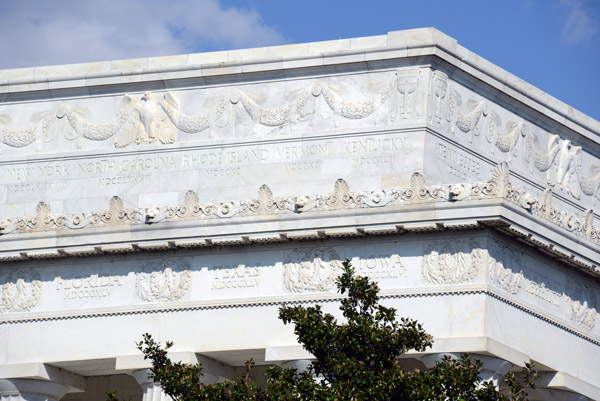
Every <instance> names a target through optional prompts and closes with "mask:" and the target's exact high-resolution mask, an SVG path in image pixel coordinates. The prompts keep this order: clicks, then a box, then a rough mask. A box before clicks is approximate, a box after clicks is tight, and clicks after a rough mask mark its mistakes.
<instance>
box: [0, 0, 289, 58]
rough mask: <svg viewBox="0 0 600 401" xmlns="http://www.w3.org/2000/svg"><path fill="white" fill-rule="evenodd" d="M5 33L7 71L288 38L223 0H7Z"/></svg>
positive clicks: (0, 10)
mask: <svg viewBox="0 0 600 401" xmlns="http://www.w3.org/2000/svg"><path fill="white" fill-rule="evenodd" d="M0 35H1V36H0V38H1V39H0V54H1V55H2V57H0V69H3V68H14V67H32V66H40V65H53V64H71V63H79V62H88V61H100V60H115V59H127V58H135V57H149V56H162V55H172V54H182V53H191V52H197V51H206V50H213V49H232V48H240V47H255V46H267V45H272V44H280V43H283V42H284V39H283V37H282V35H281V34H280V33H279V32H277V31H276V30H274V29H272V28H270V27H268V26H266V25H265V24H264V22H263V21H262V19H261V17H260V15H259V14H258V13H257V12H256V11H253V10H243V9H239V8H233V7H232V8H225V7H224V6H223V5H221V4H220V2H219V0H171V1H166V0H164V1H163V0H102V1H97V0H96V1H94V0H89V1H88V0H53V1H46V0H19V1H13V2H7V1H3V2H2V3H0Z"/></svg>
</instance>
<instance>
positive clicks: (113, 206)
mask: <svg viewBox="0 0 600 401" xmlns="http://www.w3.org/2000/svg"><path fill="white" fill-rule="evenodd" d="M400 216H401V218H400V219H399V217H400ZM593 216H594V214H593V211H592V210H588V211H586V212H585V213H584V214H583V216H576V215H573V214H570V213H566V212H563V211H561V210H559V209H557V208H556V207H555V206H554V205H553V203H552V192H551V191H549V190H546V191H544V192H543V193H542V194H541V195H540V196H539V197H536V196H534V195H533V194H531V193H530V192H527V191H525V190H522V189H519V188H516V187H513V185H512V184H511V179H510V173H509V170H508V165H507V164H505V163H503V164H500V165H498V167H497V168H496V169H495V170H494V172H493V174H492V176H491V178H490V179H489V180H488V181H487V182H481V183H461V184H451V185H427V184H426V183H425V181H424V179H423V176H422V175H421V174H420V173H415V174H413V176H412V179H411V184H410V186H409V187H407V188H395V189H386V190H379V191H362V192H353V191H351V190H350V188H349V186H348V184H347V183H346V182H345V181H344V180H342V179H339V180H337V181H336V182H335V185H334V187H333V191H332V192H331V193H329V194H319V195H304V196H298V197H287V198H278V197H276V196H274V194H273V192H272V191H271V189H270V188H269V187H268V186H266V185H263V186H261V187H260V188H259V191H258V196H257V197H256V199H250V200H241V201H224V202H220V203H203V202H200V201H199V200H198V196H197V194H196V193H194V192H193V191H188V192H187V194H186V196H185V200H184V203H183V204H181V205H175V206H160V207H153V208H142V209H139V208H134V209H130V208H127V207H125V206H124V204H123V202H122V201H121V200H120V199H119V198H118V197H113V198H112V199H111V201H110V205H109V207H108V208H107V210H104V211H94V212H81V213H74V214H54V213H52V211H51V210H50V207H49V206H48V205H47V204H45V203H44V202H41V203H40V204H38V207H37V210H36V214H35V215H34V216H27V217H21V218H13V219H5V220H2V221H0V228H1V230H2V238H3V239H5V241H3V242H4V245H3V248H4V250H3V252H2V253H0V262H10V261H17V260H28V259H38V258H42V259H48V258H60V257H71V256H87V255H98V254H106V253H108V254H110V253H130V252H139V251H146V250H147V251H152V250H166V249H176V248H190V247H191V248H193V247H210V246H237V245H249V244H252V243H268V242H283V241H290V240H307V239H308V240H310V239H324V238H339V237H357V236H364V235H395V234H402V233H405V232H431V231H440V230H456V229H478V228H484V227H493V228H495V229H498V230H501V231H504V232H505V233H508V234H509V235H512V236H515V237H516V238H518V239H519V240H520V241H523V242H526V243H528V244H530V245H532V246H534V247H536V248H539V249H541V250H542V251H544V252H546V253H549V254H551V255H553V256H556V257H558V258H559V259H560V260H563V261H564V262H565V263H568V264H569V265H574V266H577V267H579V268H581V269H583V270H584V271H586V272H587V273H590V274H592V275H595V276H600V267H599V266H597V264H596V263H595V262H593V261H594V260H598V244H600V229H598V227H596V226H594V220H593ZM348 219H350V221H352V222H353V223H354V224H352V223H350V224H349V220H348ZM527 221H529V222H527ZM198 228H201V235H199V233H198ZM174 233H176V234H174ZM192 233H193V234H192ZM190 234H191V235H190ZM65 235H66V238H68V241H67V242H68V245H67V244H65V245H60V242H61V241H60V239H61V238H62V237H64V236H65ZM132 237H133V238H132ZM161 237H162V239H159V240H157V238H161ZM102 238H106V240H105V241H103V240H102ZM183 238H186V239H183ZM23 244H28V245H29V244H32V245H33V246H31V245H30V247H29V248H25V247H23ZM35 244H38V246H39V247H37V249H36V247H35ZM559 244H560V245H559ZM17 247H18V248H17ZM15 248H17V249H15Z"/></svg>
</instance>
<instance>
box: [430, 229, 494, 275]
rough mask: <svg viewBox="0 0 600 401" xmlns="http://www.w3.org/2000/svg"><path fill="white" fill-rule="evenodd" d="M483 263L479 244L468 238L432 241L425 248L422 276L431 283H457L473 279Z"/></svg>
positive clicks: (482, 252) (483, 252)
mask: <svg viewBox="0 0 600 401" xmlns="http://www.w3.org/2000/svg"><path fill="white" fill-rule="evenodd" d="M484 263H485V251H484V250H483V249H482V248H481V244H480V243H479V242H478V241H476V240H473V241H469V240H443V241H435V242H432V243H431V244H430V245H428V246H427V247H426V248H425V253H424V256H423V266H422V270H421V272H422V276H423V278H424V279H425V280H426V281H427V282H429V283H431V284H458V283H467V282H471V281H473V280H475V279H476V278H477V276H478V275H479V273H480V271H481V269H482V267H483V265H484Z"/></svg>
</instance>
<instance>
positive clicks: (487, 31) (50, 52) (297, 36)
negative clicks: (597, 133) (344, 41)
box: [0, 0, 600, 120]
mask: <svg viewBox="0 0 600 401" xmlns="http://www.w3.org/2000/svg"><path fill="white" fill-rule="evenodd" d="M427 26H433V27H435V28H437V29H439V30H441V31H442V32H444V33H446V34H448V35H450V36H452V37H454V38H455V39H457V40H458V42H459V43H460V44H461V45H463V46H464V47H466V48H468V49H469V50H471V51H474V52H475V53H477V54H479V55H480V56H482V57H484V58H486V59H488V60H489V61H491V62H493V63H495V64H497V65H499V66H500V67H502V68H504V69H506V70H507V71H509V72H511V73H513V74H515V75H517V76H518V77H520V78H522V79H524V80H525V81H528V82H529V83H531V84H533V85H535V86H537V87H538V88H540V89H542V90H544V91H546V92H547V93H549V94H550V95H552V96H554V97H556V98H558V99H560V100H562V101H563V102H565V103H567V104H569V105H571V106H573V107H574V108H576V109H578V110H580V111H582V112H584V113H586V114H588V115H590V116H592V117H593V118H595V119H597V120H600V102H599V101H598V98H599V96H600V0H502V1H491V0H490V1H486V0H479V1H475V0H452V1H451V0H428V1H420V0H411V1H406V0H396V1H384V0H382V1H376V0H372V1H354V0H346V1H337V0H321V1H313V0H303V1H291V0H253V1H230V0H221V1H219V0H172V1H170V2H167V1H162V0H103V1H97V0H95V1H88V0H78V1H75V0H53V1H45V0H19V1H17V0H0V38H2V39H0V54H2V55H3V57H2V58H1V59H0V68H16V67H32V66H40V65H52V64H69V63H76V62H88V61H101V60H114V59H123V58H134V57H149V56H162V55H170V54H182V53H193V52H202V51H213V50H228V49H235V48H244V47H256V46H269V45H276V44H287V43H303V42H312V41H319V40H331V39H340V38H351V37H359V36H370V35H381V34H385V33H387V32H388V31H394V30H402V29H410V28H419V27H427Z"/></svg>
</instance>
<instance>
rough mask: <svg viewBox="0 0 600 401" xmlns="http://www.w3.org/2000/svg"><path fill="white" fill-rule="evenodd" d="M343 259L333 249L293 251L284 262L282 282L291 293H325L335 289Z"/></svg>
mask: <svg viewBox="0 0 600 401" xmlns="http://www.w3.org/2000/svg"><path fill="white" fill-rule="evenodd" d="M342 261H343V259H342V258H341V257H340V255H339V254H338V253H337V251H336V250H335V249H333V248H314V249H311V248H306V249H294V250H292V251H291V252H289V253H288V254H287V256H286V258H285V261H284V266H285V267H284V275H283V282H284V284H285V288H287V289H288V290H289V291H291V292H326V291H331V290H332V289H334V288H335V285H334V284H335V279H336V278H338V277H339V275H340V274H342V271H343V267H342Z"/></svg>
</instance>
